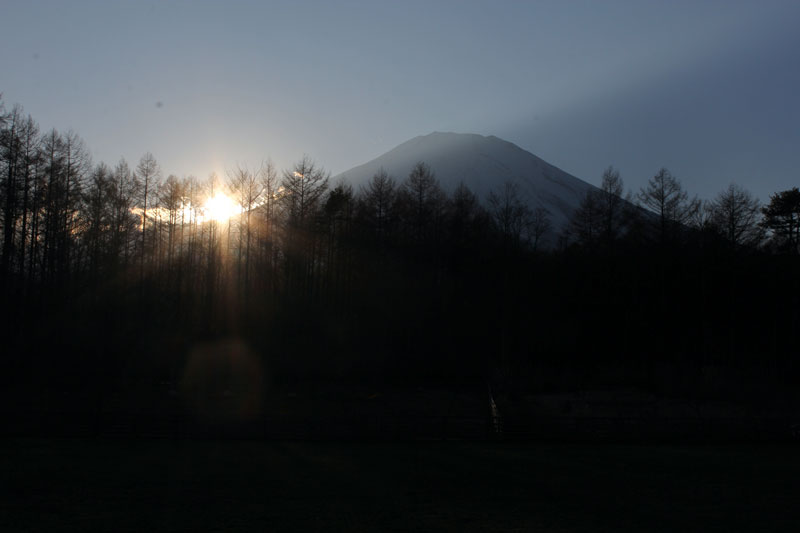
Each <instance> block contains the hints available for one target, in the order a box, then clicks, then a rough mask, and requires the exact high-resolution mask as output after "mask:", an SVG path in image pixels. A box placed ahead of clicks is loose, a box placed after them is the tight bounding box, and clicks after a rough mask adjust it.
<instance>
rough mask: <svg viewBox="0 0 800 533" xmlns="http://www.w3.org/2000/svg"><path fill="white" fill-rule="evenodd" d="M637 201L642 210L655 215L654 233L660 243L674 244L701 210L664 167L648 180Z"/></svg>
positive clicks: (696, 200)
mask: <svg viewBox="0 0 800 533" xmlns="http://www.w3.org/2000/svg"><path fill="white" fill-rule="evenodd" d="M637 199H638V200H639V202H640V204H641V205H642V206H643V207H645V208H647V209H649V210H650V211H652V212H654V213H655V215H656V220H655V226H656V233H657V235H658V241H659V242H660V243H661V244H666V243H667V242H670V241H673V240H674V239H675V237H676V236H677V235H678V234H679V233H680V230H681V228H682V227H683V226H685V225H686V224H688V223H689V222H690V221H691V219H692V217H693V216H694V215H695V213H696V212H697V210H698V209H700V201H699V200H698V199H697V198H696V197H695V198H692V199H690V198H689V194H688V193H687V192H686V191H684V190H683V187H682V186H681V182H680V181H679V180H678V179H677V178H676V177H675V176H673V175H672V174H671V173H670V172H669V170H667V169H666V168H662V169H661V170H659V171H658V173H657V174H656V175H655V176H653V177H652V178H650V180H649V181H648V182H647V187H642V189H641V190H640V191H639V194H638V196H637Z"/></svg>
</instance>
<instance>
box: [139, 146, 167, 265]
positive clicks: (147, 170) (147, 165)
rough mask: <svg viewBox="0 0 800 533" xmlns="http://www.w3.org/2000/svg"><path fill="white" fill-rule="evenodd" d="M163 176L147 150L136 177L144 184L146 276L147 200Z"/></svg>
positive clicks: (143, 208)
mask: <svg viewBox="0 0 800 533" xmlns="http://www.w3.org/2000/svg"><path fill="white" fill-rule="evenodd" d="M160 176H161V169H159V167H158V162H156V158H155V157H153V154H151V153H150V152H147V153H146V154H144V155H143V156H142V158H141V159H140V160H139V165H138V166H137V167H136V177H137V178H138V179H139V181H140V183H141V184H142V250H141V253H142V255H141V258H140V270H141V273H140V275H141V277H142V278H144V260H145V255H146V253H147V201H148V199H149V196H150V195H151V194H152V190H153V186H154V185H155V184H154V182H155V181H156V180H157V179H158V178H159V177H160Z"/></svg>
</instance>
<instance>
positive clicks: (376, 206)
mask: <svg viewBox="0 0 800 533" xmlns="http://www.w3.org/2000/svg"><path fill="white" fill-rule="evenodd" d="M396 195H397V190H396V186H395V181H394V178H392V177H391V176H389V174H387V173H386V171H385V170H384V169H383V168H381V169H380V170H379V171H378V172H377V173H376V174H375V175H373V176H372V178H370V180H369V182H368V183H367V186H366V187H364V188H362V190H361V194H360V196H361V201H360V211H361V215H362V217H363V218H364V222H365V223H366V225H367V226H368V227H369V228H370V229H371V231H372V232H373V233H374V235H375V238H376V240H377V242H378V243H379V244H383V243H384V242H385V240H386V237H387V234H388V233H389V231H390V225H391V222H392V218H393V215H394V203H395V198H396Z"/></svg>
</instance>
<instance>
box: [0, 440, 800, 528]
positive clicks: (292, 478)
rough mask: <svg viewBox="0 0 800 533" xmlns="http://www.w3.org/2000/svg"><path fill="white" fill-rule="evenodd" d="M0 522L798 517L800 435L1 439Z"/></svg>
mask: <svg viewBox="0 0 800 533" xmlns="http://www.w3.org/2000/svg"><path fill="white" fill-rule="evenodd" d="M0 477H1V478H2V482H1V483H0V491H2V497H1V498H0V530H2V531H87V530H102V531H190V530H191V531H314V530H317V531H321V530H343V531H375V530H379V531H387V530H388V531H408V530H411V531H429V530H448V531H463V530H484V531H689V530H690V531H734V530H736V531H797V530H798V528H799V527H800V506H798V505H797V501H798V497H800V448H798V447H796V446H788V445H760V446H748V445H736V446H733V445H732V446H653V445H651V446H621V445H560V446H556V445H536V444H531V443H508V442H419V441H418V442H409V443H400V442H397V443H386V442H382V443H344V442H258V441H243V440H238V441H237V440H224V441H222V440H220V441H213V440H190V439H139V440H136V439H131V440H126V439H121V438H120V439H113V438H108V439H97V440H92V439H84V438H76V439H41V438H37V439H30V438H27V439H21V438H6V439H4V440H2V441H0Z"/></svg>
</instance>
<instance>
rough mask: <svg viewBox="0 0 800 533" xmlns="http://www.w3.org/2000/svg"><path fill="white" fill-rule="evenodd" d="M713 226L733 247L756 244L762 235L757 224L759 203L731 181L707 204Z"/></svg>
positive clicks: (760, 228)
mask: <svg viewBox="0 0 800 533" xmlns="http://www.w3.org/2000/svg"><path fill="white" fill-rule="evenodd" d="M709 211H710V218H711V223H712V224H713V226H714V227H715V228H716V229H717V230H718V231H719V232H720V233H721V234H722V235H723V236H724V237H725V238H726V239H727V240H728V242H730V243H731V245H732V246H733V247H734V248H739V247H741V246H756V245H758V243H759V242H760V241H761V238H762V236H763V230H762V227H761V226H760V225H759V215H760V213H761V203H760V202H759V201H758V199H757V198H754V197H753V195H751V194H750V193H749V192H748V191H746V190H744V189H742V188H741V187H739V186H738V185H736V184H734V183H731V184H730V185H729V186H728V188H727V189H725V190H724V191H722V192H720V193H719V194H718V195H717V197H716V198H715V199H714V200H713V201H712V202H711V203H710V204H709Z"/></svg>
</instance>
